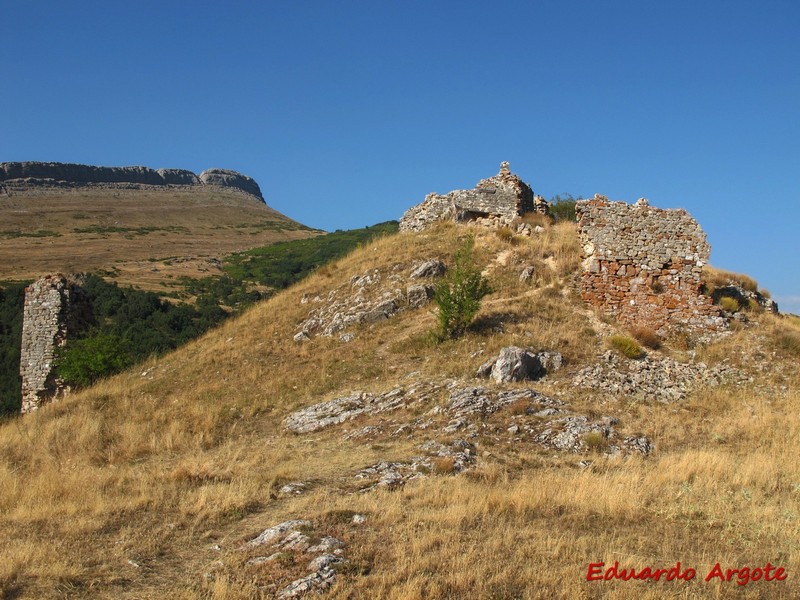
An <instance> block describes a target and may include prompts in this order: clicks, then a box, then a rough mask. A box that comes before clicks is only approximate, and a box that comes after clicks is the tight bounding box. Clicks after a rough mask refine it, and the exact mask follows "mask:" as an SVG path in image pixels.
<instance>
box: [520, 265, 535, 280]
mask: <svg viewBox="0 0 800 600" xmlns="http://www.w3.org/2000/svg"><path fill="white" fill-rule="evenodd" d="M534 271H535V269H534V268H533V267H532V266H530V265H528V266H527V267H525V268H524V269H522V271H521V272H520V274H519V280H520V281H530V280H531V279H533V274H534Z"/></svg>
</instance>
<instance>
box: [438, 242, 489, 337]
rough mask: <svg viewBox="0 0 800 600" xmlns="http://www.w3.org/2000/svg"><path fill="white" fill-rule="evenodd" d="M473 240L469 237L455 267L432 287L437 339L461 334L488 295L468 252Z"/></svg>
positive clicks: (482, 279) (457, 256)
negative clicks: (437, 313) (436, 315)
mask: <svg viewBox="0 0 800 600" xmlns="http://www.w3.org/2000/svg"><path fill="white" fill-rule="evenodd" d="M474 245H475V240H474V239H473V238H472V236H470V237H469V238H467V240H466V242H465V243H464V245H463V246H462V247H461V249H459V250H458V252H456V256H455V264H454V266H453V268H452V269H450V270H448V272H447V275H446V276H445V277H444V278H443V279H442V280H441V281H440V282H439V283H438V284H437V285H436V294H435V295H434V301H435V302H436V305H437V306H438V307H439V317H438V331H437V334H438V336H439V339H442V340H443V339H448V338H457V337H460V336H461V335H463V334H464V333H465V332H466V330H467V328H468V327H469V325H470V324H471V323H472V320H473V319H474V318H475V315H476V314H477V313H478V309H479V308H480V305H481V300H482V299H483V297H484V296H486V295H487V294H488V293H489V292H490V288H489V284H488V282H487V281H486V279H484V277H483V276H482V275H481V272H480V269H478V267H477V266H475V263H474V261H473V257H472V250H473V247H474Z"/></svg>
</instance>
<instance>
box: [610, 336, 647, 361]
mask: <svg viewBox="0 0 800 600" xmlns="http://www.w3.org/2000/svg"><path fill="white" fill-rule="evenodd" d="M608 345H609V346H610V347H611V348H613V349H614V350H616V351H617V352H619V353H620V354H622V355H623V356H627V357H628V358H633V359H637V358H642V356H644V350H642V347H641V346H640V345H639V344H638V343H637V342H636V340H634V339H633V338H631V337H628V336H627V335H612V336H611V337H610V338H608Z"/></svg>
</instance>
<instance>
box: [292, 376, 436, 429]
mask: <svg viewBox="0 0 800 600" xmlns="http://www.w3.org/2000/svg"><path fill="white" fill-rule="evenodd" d="M436 389H437V386H436V385H434V384H420V385H418V386H410V387H408V388H399V387H398V388H394V389H392V390H389V391H388V392H385V393H383V394H370V393H366V392H355V393H353V394H351V395H350V396H344V397H342V398H334V399H333V400H328V401H327V402H321V403H319V404H314V405H312V406H308V407H306V408H303V409H300V410H298V411H295V412H293V413H292V414H290V415H289V416H288V417H286V418H285V419H284V421H283V425H284V427H285V428H286V429H288V430H289V431H294V432H295V433H310V432H312V431H318V430H320V429H324V428H326V427H330V426H331V425H338V424H340V423H344V422H345V421H349V420H351V419H354V418H356V417H358V416H359V415H362V414H367V413H382V412H388V411H393V410H397V409H398V408H400V407H403V406H407V405H409V404H411V403H413V402H419V401H422V400H425V399H427V398H429V397H430V396H431V394H433V393H434V391H435V390H436Z"/></svg>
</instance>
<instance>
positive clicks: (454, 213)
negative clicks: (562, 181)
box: [400, 162, 549, 231]
mask: <svg viewBox="0 0 800 600" xmlns="http://www.w3.org/2000/svg"><path fill="white" fill-rule="evenodd" d="M548 210H549V209H548V205H547V202H545V201H544V199H543V198H541V197H539V196H537V197H536V198H534V194H533V191H532V190H531V188H530V186H529V185H528V184H527V183H525V182H524V181H522V180H521V179H520V178H519V177H517V176H516V175H514V174H512V173H511V171H510V170H509V165H508V163H507V162H503V163H502V164H501V165H500V172H499V173H498V174H497V175H495V176H494V177H489V178H488V179H482V180H481V181H479V182H478V185H476V186H475V188H474V189H472V190H455V191H452V192H450V193H448V194H445V195H444V196H441V195H439V194H435V193H434V194H428V195H427V196H426V197H425V201H424V202H422V203H421V204H418V205H416V206H412V207H411V208H410V209H408V210H407V211H406V213H405V214H404V215H403V218H402V219H400V230H401V231H422V230H423V229H425V228H427V227H429V226H430V225H431V224H433V223H435V222H437V221H444V220H449V221H456V222H462V223H463V222H470V221H476V222H481V223H484V224H487V225H495V226H500V225H509V224H510V223H511V222H512V221H514V220H515V219H516V218H517V217H520V216H522V215H524V214H525V213H529V212H534V211H536V212H542V213H545V214H547V212H548Z"/></svg>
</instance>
